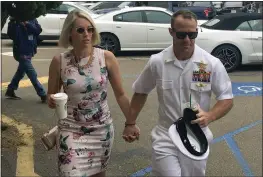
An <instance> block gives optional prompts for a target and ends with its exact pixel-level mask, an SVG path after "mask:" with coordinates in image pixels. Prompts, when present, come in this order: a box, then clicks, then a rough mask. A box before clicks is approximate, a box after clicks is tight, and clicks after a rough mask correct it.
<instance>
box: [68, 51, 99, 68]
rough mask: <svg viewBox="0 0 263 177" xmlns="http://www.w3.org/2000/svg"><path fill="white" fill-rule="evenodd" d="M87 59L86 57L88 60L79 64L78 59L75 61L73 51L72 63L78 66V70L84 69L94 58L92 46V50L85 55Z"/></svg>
mask: <svg viewBox="0 0 263 177" xmlns="http://www.w3.org/2000/svg"><path fill="white" fill-rule="evenodd" d="M87 59H88V62H87V63H86V64H85V65H82V66H80V64H79V63H80V61H76V57H75V55H74V53H73V64H74V65H75V66H76V67H77V68H78V70H83V69H86V68H88V67H89V66H90V65H91V64H92V62H93V60H94V56H93V48H92V51H91V53H90V55H89V56H88V57H87Z"/></svg>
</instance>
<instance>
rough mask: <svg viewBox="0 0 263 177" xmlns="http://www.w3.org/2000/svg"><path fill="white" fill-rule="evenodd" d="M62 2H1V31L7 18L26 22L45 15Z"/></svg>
mask: <svg viewBox="0 0 263 177" xmlns="http://www.w3.org/2000/svg"><path fill="white" fill-rule="evenodd" d="M60 4H62V1H60V2H59V1H58V2H56V1H55V2H52V1H5V2H1V11H2V15H1V29H3V27H4V25H5V23H6V20H7V18H8V16H11V17H13V18H14V19H15V20H17V21H27V20H32V19H34V18H38V17H39V16H41V15H45V14H46V13H47V11H48V10H50V9H52V8H56V7H58V6H59V5H60Z"/></svg>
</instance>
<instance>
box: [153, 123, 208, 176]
mask: <svg viewBox="0 0 263 177" xmlns="http://www.w3.org/2000/svg"><path fill="white" fill-rule="evenodd" d="M208 130H209V129H208ZM205 134H206V136H207V139H208V142H209V143H210V142H211V140H212V139H213V135H212V133H211V131H210V130H209V131H207V132H206V131H205ZM178 141H181V140H178ZM206 163H207V159H205V160H199V161H197V160H193V159H190V158H188V157H187V156H185V155H184V154H182V153H181V152H180V151H179V150H178V149H177V147H176V146H175V145H174V144H173V142H172V140H171V139H170V137H169V135H168V130H167V129H165V128H163V127H161V126H159V125H157V126H156V127H155V128H154V129H153V130H152V175H151V176H158V177H159V176H162V177H166V176H167V177H168V176H173V177H174V176H199V177H200V176H205V171H206Z"/></svg>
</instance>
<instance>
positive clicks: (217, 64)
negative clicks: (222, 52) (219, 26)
mask: <svg viewBox="0 0 263 177" xmlns="http://www.w3.org/2000/svg"><path fill="white" fill-rule="evenodd" d="M197 31H198V30H197V19H196V16H195V14H193V13H192V12H191V11H187V10H180V11H177V12H176V13H175V14H174V15H173V16H172V19H171V28H169V32H170V34H171V36H172V39H173V45H171V46H170V47H168V48H166V49H164V50H163V51H162V52H160V53H158V54H155V55H152V56H151V58H150V60H149V61H148V63H147V64H146V66H145V68H144V69H143V71H142V73H141V74H140V76H139V77H138V78H137V80H136V81H135V82H134V84H133V90H134V92H135V93H134V95H133V97H132V100H131V107H130V117H129V119H128V120H127V122H126V123H127V124H131V125H133V124H135V123H136V119H137V116H138V114H139V112H140V111H141V109H142V108H143V106H144V103H145V102H146V99H147V95H148V94H149V93H150V92H151V91H152V90H153V89H154V88H155V87H156V90H157V95H158V101H159V109H158V113H159V120H158V124H157V125H156V126H155V127H154V129H153V130H152V132H151V135H152V167H153V174H154V175H156V176H205V170H206V162H207V159H205V160H199V161H198V160H192V159H190V158H188V157H187V156H185V155H183V154H182V153H181V152H180V151H179V150H178V149H177V148H176V147H175V145H174V144H173V142H172V140H171V138H170V137H169V135H168V129H169V127H170V126H171V125H172V124H173V123H174V122H175V121H176V120H177V119H178V118H180V117H182V116H183V110H184V104H185V103H186V102H189V100H190V94H191V98H192V100H193V101H195V102H197V103H198V104H199V107H200V108H199V110H198V111H199V113H198V114H197V119H196V120H195V121H194V122H193V123H198V124H199V125H200V127H201V128H202V130H203V131H204V134H205V135H206V137H207V140H208V143H210V142H211V140H212V139H213V135H212V132H211V131H210V129H209V128H208V126H207V125H208V124H209V123H211V122H212V121H215V120H217V119H219V118H221V117H223V116H224V115H226V114H227V113H228V112H229V111H230V110H231V108H232V106H233V101H232V99H233V94H232V86H231V81H230V78H229V76H228V74H227V72H226V70H225V68H224V66H223V64H222V63H221V61H220V60H219V59H218V58H215V57H213V56H212V55H210V54H209V53H207V52H206V51H204V50H203V49H201V48H200V47H198V46H197V45H196V44H195V38H196V37H197V35H198V33H197ZM212 92H213V93H214V94H215V96H216V100H217V102H216V104H215V105H214V106H213V107H212V108H211V109H210V100H211V94H212ZM133 131H134V132H135V131H136V130H135V129H134V130H130V134H129V133H128V130H126V131H124V134H123V138H124V139H125V140H126V141H129V142H132V141H134V140H135V138H134V136H133V135H134V134H133ZM129 135H130V136H129ZM132 138H133V139H132ZM178 141H181V140H180V139H178Z"/></svg>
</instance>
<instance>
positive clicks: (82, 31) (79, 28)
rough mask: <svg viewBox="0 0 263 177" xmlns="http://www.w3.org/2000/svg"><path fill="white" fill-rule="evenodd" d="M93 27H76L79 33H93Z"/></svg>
mask: <svg viewBox="0 0 263 177" xmlns="http://www.w3.org/2000/svg"><path fill="white" fill-rule="evenodd" d="M94 30H95V29H94V28H93V27H88V28H87V29H85V28H83V27H78V28H76V31H77V33H79V34H83V33H84V32H85V31H87V32H88V33H93V32H94Z"/></svg>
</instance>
